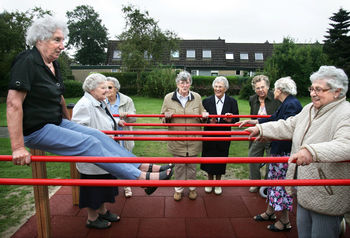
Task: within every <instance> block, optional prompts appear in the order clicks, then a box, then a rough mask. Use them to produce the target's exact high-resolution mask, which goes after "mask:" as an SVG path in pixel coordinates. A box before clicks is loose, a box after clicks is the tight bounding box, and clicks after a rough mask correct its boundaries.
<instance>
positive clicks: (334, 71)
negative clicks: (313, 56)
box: [310, 65, 349, 97]
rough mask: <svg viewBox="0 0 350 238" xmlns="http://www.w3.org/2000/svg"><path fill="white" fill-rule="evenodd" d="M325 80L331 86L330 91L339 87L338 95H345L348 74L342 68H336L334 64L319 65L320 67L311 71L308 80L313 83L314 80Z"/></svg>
mask: <svg viewBox="0 0 350 238" xmlns="http://www.w3.org/2000/svg"><path fill="white" fill-rule="evenodd" d="M323 79H324V80H326V81H327V85H328V86H329V87H330V88H331V90H332V91H335V90H336V89H338V88H340V89H341V91H340V94H339V97H343V96H345V95H346V93H347V91H348V85H349V81H348V76H347V75H346V73H345V72H344V70H342V69H340V68H336V67H334V66H327V65H324V66H321V67H320V69H319V70H318V71H317V72H315V73H313V74H312V75H311V76H310V81H311V83H313V82H314V81H315V80H323Z"/></svg>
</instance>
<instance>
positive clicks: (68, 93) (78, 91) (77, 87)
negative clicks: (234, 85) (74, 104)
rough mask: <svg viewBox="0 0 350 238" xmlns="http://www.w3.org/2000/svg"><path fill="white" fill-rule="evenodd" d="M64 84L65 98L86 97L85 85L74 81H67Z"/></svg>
mask: <svg viewBox="0 0 350 238" xmlns="http://www.w3.org/2000/svg"><path fill="white" fill-rule="evenodd" d="M63 83H64V88H65V90H64V94H63V96H64V97H65V98H78V97H82V96H83V95H84V91H83V88H82V86H83V83H81V82H79V81H74V80H65V81H63Z"/></svg>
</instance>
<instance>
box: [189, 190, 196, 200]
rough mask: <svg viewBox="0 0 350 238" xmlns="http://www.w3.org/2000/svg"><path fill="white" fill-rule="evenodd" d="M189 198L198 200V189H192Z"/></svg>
mask: <svg viewBox="0 0 350 238" xmlns="http://www.w3.org/2000/svg"><path fill="white" fill-rule="evenodd" d="M188 198H189V199H191V200H196V198H197V192H196V190H191V191H190V193H189V194H188Z"/></svg>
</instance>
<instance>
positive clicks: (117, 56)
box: [113, 50, 122, 59]
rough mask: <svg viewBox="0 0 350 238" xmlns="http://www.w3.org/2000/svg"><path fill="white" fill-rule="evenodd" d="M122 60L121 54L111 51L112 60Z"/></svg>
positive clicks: (117, 51) (118, 51)
mask: <svg viewBox="0 0 350 238" xmlns="http://www.w3.org/2000/svg"><path fill="white" fill-rule="evenodd" d="M121 58H122V52H121V51H120V50H115V51H113V59H121Z"/></svg>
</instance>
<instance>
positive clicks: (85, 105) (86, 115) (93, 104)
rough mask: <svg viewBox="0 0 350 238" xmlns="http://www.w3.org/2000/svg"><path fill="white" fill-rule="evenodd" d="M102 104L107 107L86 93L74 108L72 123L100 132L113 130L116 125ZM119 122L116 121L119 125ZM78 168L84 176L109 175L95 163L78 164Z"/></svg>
mask: <svg viewBox="0 0 350 238" xmlns="http://www.w3.org/2000/svg"><path fill="white" fill-rule="evenodd" d="M101 103H102V105H103V107H104V108H105V107H107V105H106V103H105V102H104V101H102V102H100V101H97V100H96V99H95V98H94V97H93V96H92V95H91V94H90V93H87V92H85V94H84V96H83V97H82V98H81V99H80V100H79V101H78V102H77V104H76V105H75V106H74V108H73V116H72V121H74V122H77V123H79V124H81V125H84V126H88V127H91V128H95V129H98V130H109V131H110V130H113V126H114V124H113V122H112V119H111V118H110V117H109V116H108V115H107V113H106V111H105V109H103V108H102V107H101ZM107 109H108V107H107ZM115 120H116V119H115ZM118 121H119V120H116V123H117V124H118ZM76 167H77V169H78V171H79V172H80V173H83V174H89V175H94V174H108V172H106V171H105V170H103V169H101V168H100V167H98V166H96V165H94V164H93V163H77V164H76Z"/></svg>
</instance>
